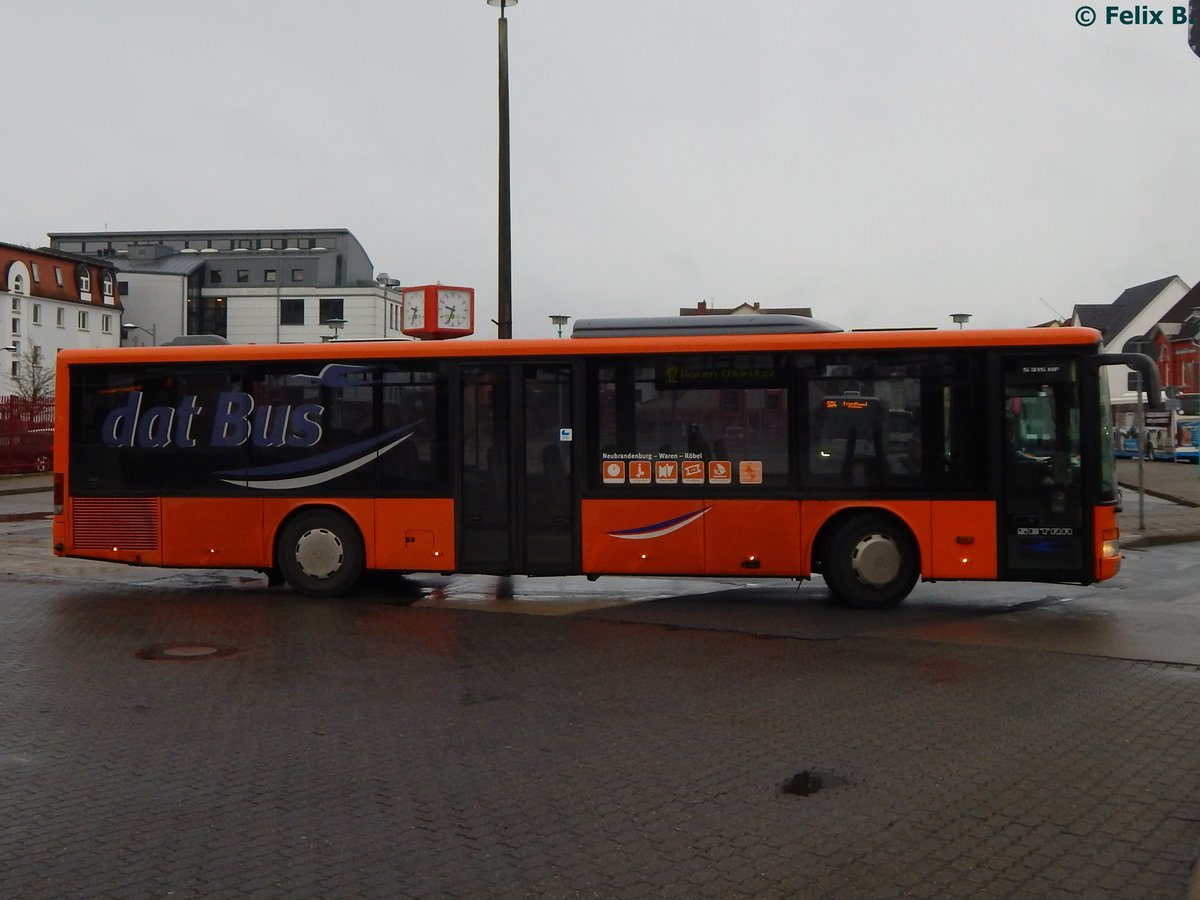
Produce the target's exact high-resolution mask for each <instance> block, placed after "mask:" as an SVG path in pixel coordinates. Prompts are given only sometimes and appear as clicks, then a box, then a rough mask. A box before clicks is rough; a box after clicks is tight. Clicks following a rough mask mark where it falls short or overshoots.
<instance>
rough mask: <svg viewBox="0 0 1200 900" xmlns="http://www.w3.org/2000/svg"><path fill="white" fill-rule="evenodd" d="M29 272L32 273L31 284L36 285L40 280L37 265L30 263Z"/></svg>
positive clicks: (39, 271)
mask: <svg viewBox="0 0 1200 900" xmlns="http://www.w3.org/2000/svg"><path fill="white" fill-rule="evenodd" d="M29 271H31V272H32V273H33V283H34V284H38V283H39V282H40V281H41V280H42V273H41V270H39V269H38V264H37V263H35V262H31V263H30V264H29Z"/></svg>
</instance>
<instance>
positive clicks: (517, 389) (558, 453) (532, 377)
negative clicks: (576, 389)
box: [457, 363, 579, 575]
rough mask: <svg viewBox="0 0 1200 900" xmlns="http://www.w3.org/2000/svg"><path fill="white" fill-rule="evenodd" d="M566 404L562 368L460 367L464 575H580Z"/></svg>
mask: <svg viewBox="0 0 1200 900" xmlns="http://www.w3.org/2000/svg"><path fill="white" fill-rule="evenodd" d="M571 402H572V401H571V367H570V365H568V364H565V363H537V364H533V363H531V364H494V365H479V366H468V367H464V369H463V370H462V378H461V396H460V404H459V409H460V416H461V423H462V441H461V446H462V455H461V459H460V460H459V464H460V467H461V468H460V479H459V483H460V485H461V493H460V496H459V515H458V548H457V559H458V565H457V568H458V569H459V570H460V571H463V572H480V573H491V574H497V575H508V574H515V573H523V574H529V575H555V574H568V573H574V572H578V571H579V564H578V559H577V552H576V547H577V545H578V540H577V536H576V530H577V529H576V514H575V510H576V508H577V504H576V501H575V489H574V483H573V479H572V477H571V472H572V467H573V460H572V452H571V451H572V447H573V446H574V442H573V437H574V433H573V431H572V428H571V421H572V410H571Z"/></svg>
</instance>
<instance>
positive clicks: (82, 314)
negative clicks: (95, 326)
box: [79, 309, 88, 331]
mask: <svg viewBox="0 0 1200 900" xmlns="http://www.w3.org/2000/svg"><path fill="white" fill-rule="evenodd" d="M87 327H88V314H87V312H86V310H82V309H81V310H80V311H79V330H80V331H87Z"/></svg>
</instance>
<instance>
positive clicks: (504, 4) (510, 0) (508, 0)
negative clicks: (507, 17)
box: [487, 0, 517, 12]
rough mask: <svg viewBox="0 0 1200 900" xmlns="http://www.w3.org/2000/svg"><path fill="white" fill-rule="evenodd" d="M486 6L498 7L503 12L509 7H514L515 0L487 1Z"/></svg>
mask: <svg viewBox="0 0 1200 900" xmlns="http://www.w3.org/2000/svg"><path fill="white" fill-rule="evenodd" d="M487 3H488V6H499V7H500V10H501V11H502V12H503V11H504V10H505V9H507V8H508V7H510V6H516V5H517V0H487Z"/></svg>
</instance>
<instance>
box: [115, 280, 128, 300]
mask: <svg viewBox="0 0 1200 900" xmlns="http://www.w3.org/2000/svg"><path fill="white" fill-rule="evenodd" d="M117 291H118V293H120V295H121V296H122V297H128V296H129V282H128V281H118V282H117Z"/></svg>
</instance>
